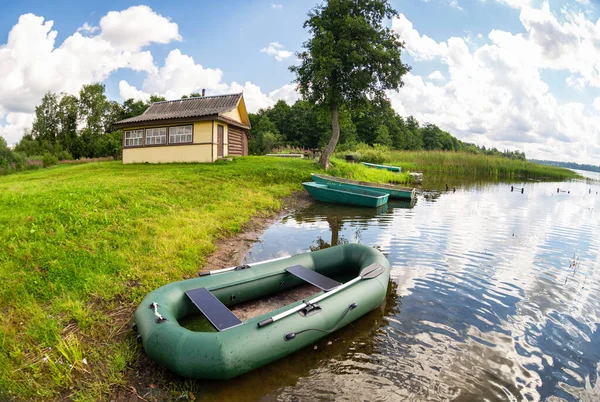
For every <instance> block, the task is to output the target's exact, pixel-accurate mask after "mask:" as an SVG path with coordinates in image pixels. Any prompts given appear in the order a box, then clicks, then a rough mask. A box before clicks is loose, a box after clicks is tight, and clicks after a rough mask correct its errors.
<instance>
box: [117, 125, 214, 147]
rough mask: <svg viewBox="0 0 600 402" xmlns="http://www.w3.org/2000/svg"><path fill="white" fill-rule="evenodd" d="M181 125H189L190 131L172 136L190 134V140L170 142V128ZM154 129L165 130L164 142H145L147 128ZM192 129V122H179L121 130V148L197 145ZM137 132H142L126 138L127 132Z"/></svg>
mask: <svg viewBox="0 0 600 402" xmlns="http://www.w3.org/2000/svg"><path fill="white" fill-rule="evenodd" d="M181 127H190V132H189V133H187V134H174V136H179V137H181V136H186V135H191V140H190V141H186V142H171V141H170V139H171V138H170V137H171V134H170V131H171V129H172V128H173V129H176V128H181ZM156 129H159V130H160V129H163V130H165V143H163V144H148V143H147V130H156ZM213 129H214V128H213ZM194 131H195V130H194V124H193V123H191V124H179V125H173V126H168V125H164V126H156V127H141V128H135V129H130V130H123V141H122V147H123V148H145V147H167V146H179V145H198V144H196V143H195V142H194ZM139 132H141V133H142V135H141V137H135V138H127V135H128V134H129V133H138V134H139ZM151 138H156V136H152V137H151ZM132 140H137V141H136V144H134V145H131V141H132ZM211 143H212V142H211ZM203 144H204V143H203Z"/></svg>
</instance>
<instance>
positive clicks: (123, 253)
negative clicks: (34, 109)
mask: <svg viewBox="0 0 600 402" xmlns="http://www.w3.org/2000/svg"><path fill="white" fill-rule="evenodd" d="M319 171H320V169H318V167H317V166H316V165H315V164H314V163H313V162H312V161H306V160H296V159H294V160H290V159H279V158H264V157H248V158H241V159H235V160H234V161H233V162H222V163H215V164H172V165H122V164H121V163H120V162H103V163H92V164H86V165H74V166H55V167H52V168H49V169H43V170H38V171H33V172H24V173H18V174H14V175H10V176H4V177H0V227H2V231H0V244H2V247H1V248H0V280H1V281H2V284H3V286H2V287H0V311H2V314H1V315H0V400H5V399H8V398H10V397H15V396H16V397H17V399H58V398H61V397H69V398H72V399H76V400H77V399H80V400H96V399H99V398H100V397H101V396H102V395H103V394H106V393H107V392H109V391H110V389H111V388H114V387H115V386H118V385H123V376H122V372H123V370H124V368H125V367H126V366H133V367H135V362H136V361H137V354H138V353H139V352H140V347H139V346H138V345H137V344H135V341H134V340H133V339H132V336H131V333H130V327H129V325H130V324H131V313H132V311H133V309H134V308H135V307H136V305H137V303H139V301H140V300H141V299H142V297H143V296H144V295H145V294H146V293H147V292H148V291H150V290H152V289H155V288H156V287H158V286H161V285H163V284H166V283H169V282H172V281H177V280H181V279H182V278H184V277H190V276H194V275H196V274H197V272H198V271H199V270H201V269H202V268H203V266H204V263H205V260H206V257H207V256H208V255H210V254H211V253H212V252H213V251H214V248H215V246H214V242H215V241H216V239H218V238H221V237H225V236H230V235H232V234H234V233H236V232H239V231H240V230H241V229H242V226H243V224H244V223H245V222H247V221H248V220H249V218H250V217H251V216H253V215H257V214H268V213H272V212H273V211H276V210H278V209H279V208H280V200H281V199H282V198H283V197H285V196H286V195H289V194H290V193H292V192H294V191H297V190H300V189H301V188H302V187H301V182H302V181H305V180H310V173H311V172H319ZM334 173H336V174H339V175H342V176H345V177H354V178H357V179H362V180H366V179H368V180H374V181H383V182H385V181H387V180H388V177H387V172H383V171H377V170H374V169H368V168H365V167H361V166H356V165H349V164H346V163H345V162H342V161H339V162H338V163H336V167H335V169H334ZM3 392H5V395H3V394H2V393H3ZM7 397H8V398H7Z"/></svg>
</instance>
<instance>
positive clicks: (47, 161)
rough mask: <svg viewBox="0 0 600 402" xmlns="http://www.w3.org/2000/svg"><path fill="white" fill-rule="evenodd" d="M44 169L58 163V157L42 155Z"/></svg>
mask: <svg viewBox="0 0 600 402" xmlns="http://www.w3.org/2000/svg"><path fill="white" fill-rule="evenodd" d="M42 163H43V165H44V167H49V166H54V165H56V164H57V163H58V157H57V156H56V155H52V154H44V156H43V157H42Z"/></svg>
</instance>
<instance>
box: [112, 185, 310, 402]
mask: <svg viewBox="0 0 600 402" xmlns="http://www.w3.org/2000/svg"><path fill="white" fill-rule="evenodd" d="M311 202H313V200H312V198H311V197H310V195H308V194H307V193H306V192H305V191H304V190H299V191H295V192H293V193H292V194H290V195H288V196H286V197H285V198H283V199H282V200H281V201H280V203H281V207H280V209H279V211H275V212H273V213H269V214H264V215H263V214H258V215H255V216H253V217H251V218H250V219H249V220H248V222H246V223H245V224H244V225H243V226H242V230H240V231H239V232H238V233H236V234H235V235H234V236H231V237H226V238H221V239H218V240H217V241H216V242H215V247H216V250H215V251H214V252H213V253H212V254H211V255H210V256H209V257H208V258H207V260H206V264H205V266H204V267H203V268H202V269H200V270H199V271H198V273H200V272H205V271H209V270H212V269H220V268H227V267H230V266H235V265H238V264H240V263H242V261H244V259H245V258H246V256H247V254H248V251H249V250H250V249H251V248H252V246H253V245H254V243H256V242H257V241H258V240H259V238H260V236H261V235H262V234H263V233H264V231H265V230H266V229H267V228H268V227H269V226H271V225H272V224H273V223H275V222H277V221H279V220H280V219H281V218H282V217H283V216H285V215H286V214H289V213H292V212H295V211H297V210H299V209H301V208H305V207H306V206H308V205H310V203H311ZM183 279H185V278H182V280H183ZM137 307H138V306H137V305H135V306H133V309H132V310H131V311H130V314H128V324H129V328H131V324H133V313H134V311H135V309H137ZM125 335H126V336H130V337H131V338H133V333H132V332H129V333H127V334H125ZM135 356H136V357H135V359H134V363H133V365H132V366H129V367H127V368H126V369H125V370H124V372H123V375H122V379H123V383H122V384H119V385H117V386H115V387H114V388H113V389H112V390H111V392H110V393H109V394H108V395H107V399H108V400H111V401H131V402H134V401H147V402H154V401H163V400H171V399H173V392H174V389H177V393H179V394H180V396H181V395H183V394H187V393H193V392H196V388H197V387H196V386H195V381H196V380H189V379H185V378H180V377H178V376H176V375H175V374H172V373H171V372H169V371H168V370H166V369H165V368H163V367H161V366H159V365H158V364H156V363H155V362H153V361H152V360H150V359H148V357H147V356H146V354H145V353H144V350H143V348H142V346H141V345H140V344H138V345H137V346H136V347H135ZM184 387H189V388H193V390H187V391H186V390H184V389H182V388H184ZM175 398H177V397H175ZM190 399H191V398H190Z"/></svg>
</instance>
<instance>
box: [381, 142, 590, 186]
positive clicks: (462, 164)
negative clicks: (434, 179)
mask: <svg viewBox="0 0 600 402" xmlns="http://www.w3.org/2000/svg"><path fill="white" fill-rule="evenodd" d="M473 152H474V149H473V148H470V149H469V150H468V151H461V152H449V151H394V152H390V158H391V160H390V163H391V164H392V165H394V166H401V167H402V168H403V169H411V170H419V171H422V172H431V173H442V174H459V175H472V176H479V177H492V178H499V177H502V178H515V177H526V178H537V179H559V180H565V179H573V178H578V177H579V176H578V175H577V174H576V173H575V172H573V171H571V170H567V169H562V168H557V167H551V166H542V165H537V164H535V163H531V162H527V161H526V160H522V159H517V158H509V157H506V156H504V155H503V154H502V153H499V152H498V154H490V155H487V154H485V153H483V152H477V153H473Z"/></svg>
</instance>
